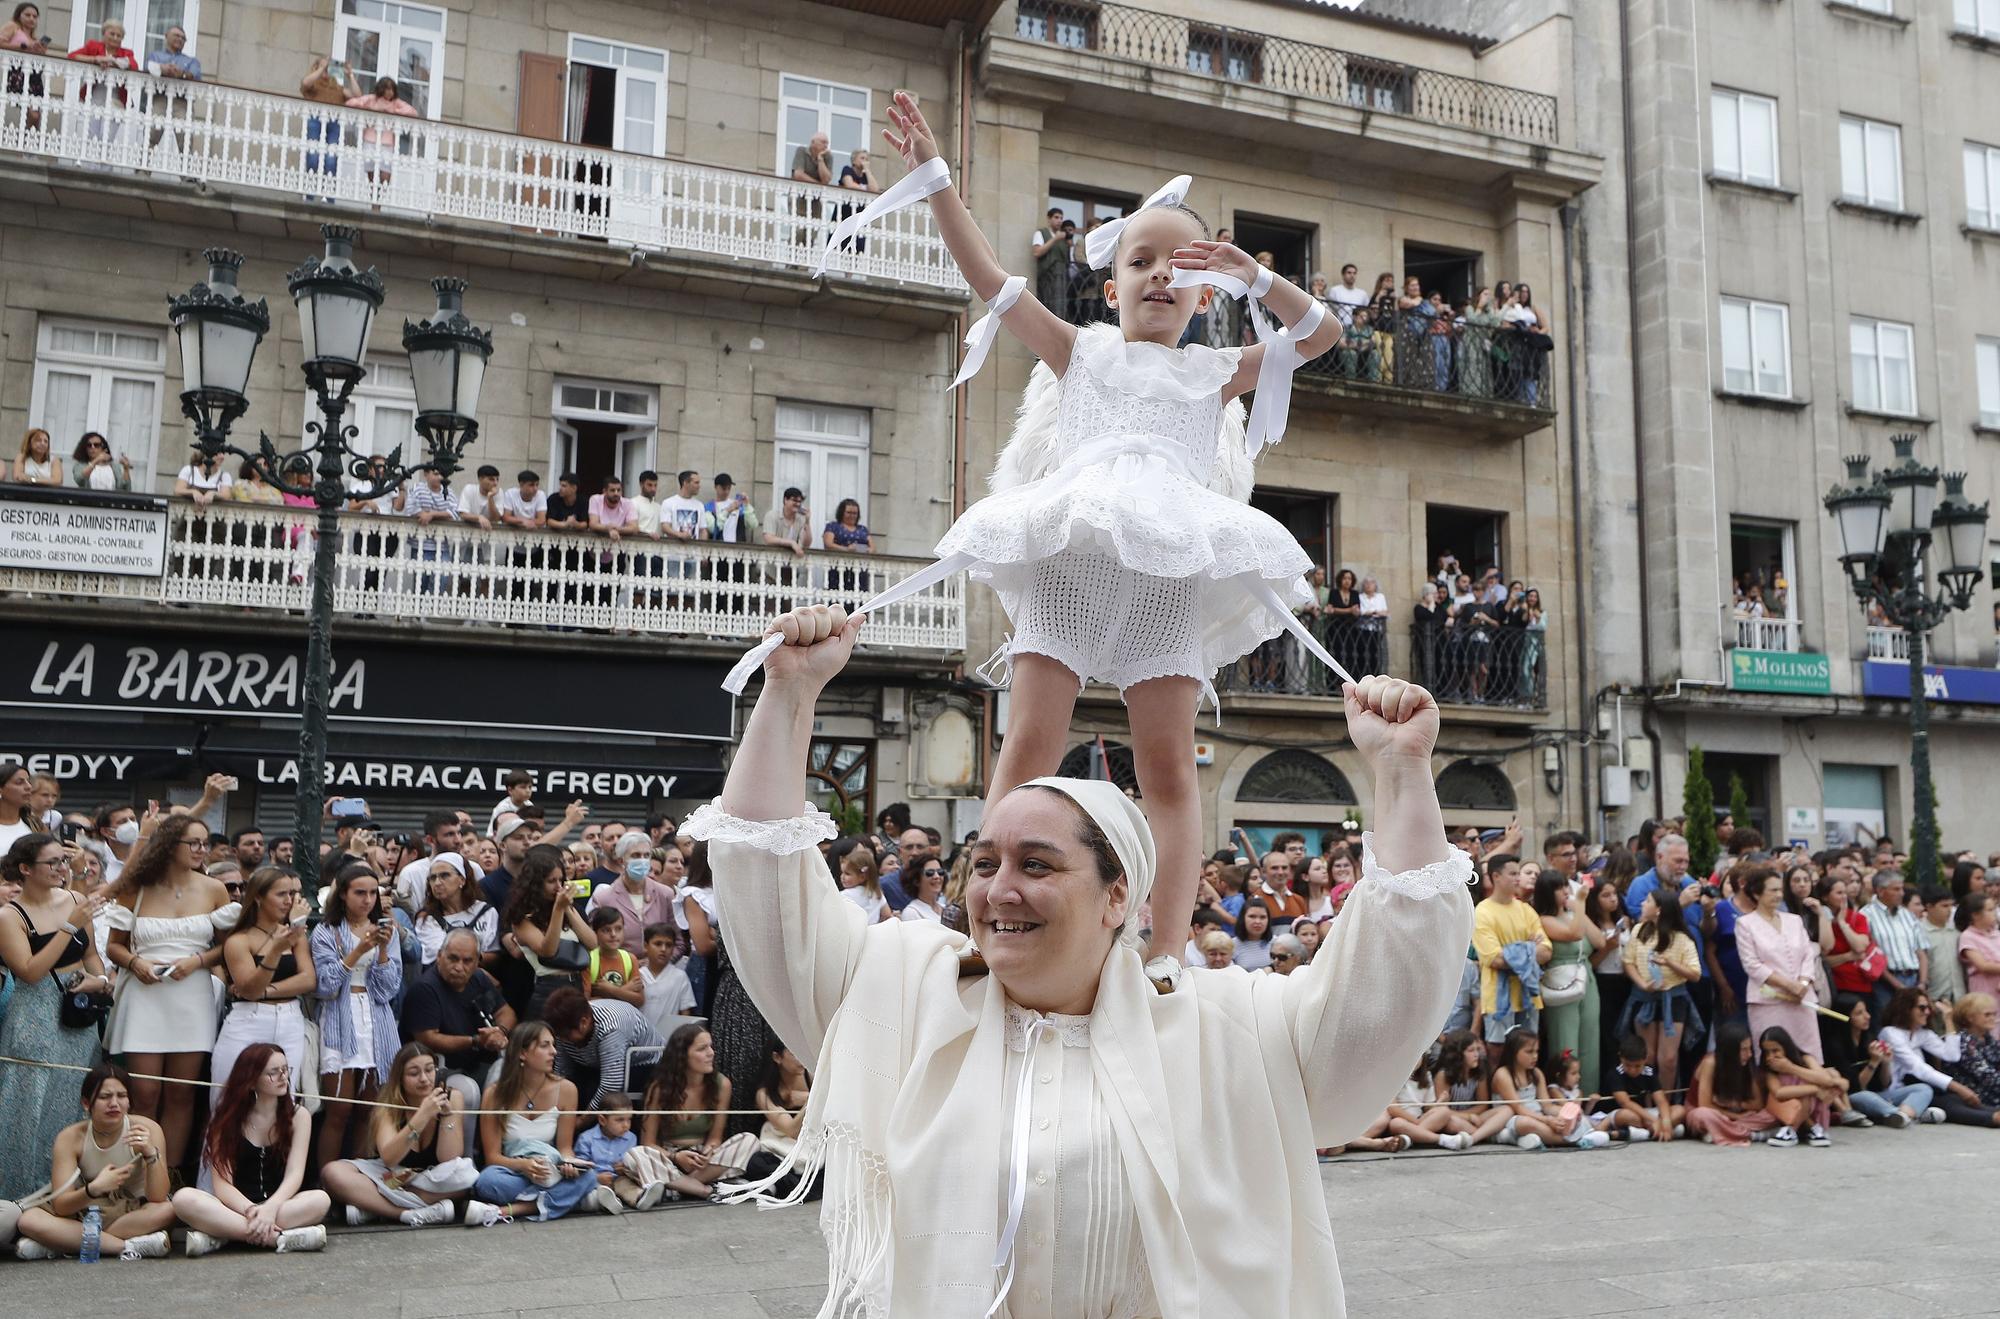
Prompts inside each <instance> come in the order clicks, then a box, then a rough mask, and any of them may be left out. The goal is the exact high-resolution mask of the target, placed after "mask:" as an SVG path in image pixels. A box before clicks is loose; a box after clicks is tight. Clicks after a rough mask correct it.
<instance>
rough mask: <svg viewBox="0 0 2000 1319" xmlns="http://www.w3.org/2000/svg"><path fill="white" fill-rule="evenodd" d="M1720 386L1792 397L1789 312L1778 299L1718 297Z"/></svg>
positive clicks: (1779, 396) (1749, 392)
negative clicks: (1720, 315)
mask: <svg viewBox="0 0 2000 1319" xmlns="http://www.w3.org/2000/svg"><path fill="white" fill-rule="evenodd" d="M1722 387H1723V388H1724V389H1726V390H1728V391H1729V392H1730V393H1732V394H1761V395H1763V396H1764V397H1766V398H1790V397H1791V396H1792V328H1791V312H1790V309H1789V308H1787V307H1786V306H1785V305H1784V304H1783V303H1782V302H1753V301H1751V300H1750V299H1748V298H1724V299H1723V300H1722Z"/></svg>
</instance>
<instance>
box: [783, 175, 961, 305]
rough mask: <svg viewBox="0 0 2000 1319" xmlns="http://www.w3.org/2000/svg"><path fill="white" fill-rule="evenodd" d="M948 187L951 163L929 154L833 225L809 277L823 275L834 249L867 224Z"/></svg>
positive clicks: (816, 277)
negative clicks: (831, 233)
mask: <svg viewBox="0 0 2000 1319" xmlns="http://www.w3.org/2000/svg"><path fill="white" fill-rule="evenodd" d="M950 186H951V166H950V165H948V164H946V163H945V159H944V157H943V156H932V157H931V158H930V159H929V160H927V161H925V162H924V163H923V164H921V165H919V166H917V167H916V168H915V169H913V170H911V171H910V172H909V173H908V174H905V175H904V176H903V177H902V178H900V179H898V180H896V181H895V182H894V183H892V184H890V185H889V186H888V187H887V188H886V189H884V190H883V191H882V193H881V195H880V196H878V197H876V198H875V200H874V201H872V202H869V203H868V204H867V205H866V206H864V207H862V208H861V209H860V210H858V211H856V212H855V213H854V214H852V215H850V216H848V217H847V218H846V219H844V220H842V221H841V222H840V223H839V224H836V225H835V226H833V235H832V237H830V238H828V239H827V240H826V247H825V249H824V250H822V251H821V252H820V254H819V264H818V265H816V266H814V267H813V272H812V277H813V278H814V279H818V278H819V277H820V276H821V275H824V274H825V273H826V263H827V262H828V261H829V260H831V259H832V257H833V253H834V249H835V248H838V247H839V246H840V245H841V244H842V243H845V242H847V241H848V240H849V239H851V238H853V237H854V236H855V235H856V234H858V233H860V232H861V231H862V230H863V229H866V228H867V227H868V226H869V225H871V224H873V223H875V222H876V221H877V220H879V219H881V218H882V217H884V216H886V215H893V214H895V213H896V212H897V211H900V210H902V209H903V208H904V207H906V206H914V205H916V204H917V203H918V202H920V201H922V200H923V199H924V198H926V197H928V196H930V195H931V194H932V193H934V192H940V191H942V190H944V189H945V188H949V187H950Z"/></svg>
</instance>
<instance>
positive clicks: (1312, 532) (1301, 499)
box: [1250, 490, 1340, 582]
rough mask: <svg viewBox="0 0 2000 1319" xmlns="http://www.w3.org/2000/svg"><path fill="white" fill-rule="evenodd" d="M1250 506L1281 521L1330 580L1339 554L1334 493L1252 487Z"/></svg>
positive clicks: (1337, 520)
mask: <svg viewBox="0 0 2000 1319" xmlns="http://www.w3.org/2000/svg"><path fill="white" fill-rule="evenodd" d="M1250 507H1252V508H1254V509H1256V510H1257V511H1258V512H1260V513H1267V514H1269V515H1270V516H1271V517H1273V518H1275V519H1277V521H1278V522H1280V523H1282V524H1283V525H1284V528H1285V530H1286V531H1289V532H1291V533H1292V538H1293V539H1294V540H1296V541H1298V543H1299V547H1300V548H1301V549H1303V550H1305V552H1306V555H1307V557H1308V558H1310V559H1311V560H1312V561H1313V563H1314V565H1315V566H1317V567H1321V568H1324V569H1326V578H1327V581H1329V582H1331V581H1332V580H1333V572H1334V567H1335V561H1336V559H1337V558H1338V548H1337V546H1336V545H1335V544H1334V531H1335V529H1336V528H1337V527H1338V526H1339V525H1340V523H1339V519H1338V516H1337V514H1336V512H1335V500H1334V496H1332V495H1315V494H1298V493H1293V492H1291V491H1285V490H1253V491H1251V492H1250Z"/></svg>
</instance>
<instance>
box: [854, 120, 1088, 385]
mask: <svg viewBox="0 0 2000 1319" xmlns="http://www.w3.org/2000/svg"><path fill="white" fill-rule="evenodd" d="M889 122H890V124H891V125H893V127H890V128H885V129H883V130H882V136H883V138H884V139H885V140H887V142H888V143H889V145H890V146H891V147H894V148H895V150H896V153H897V154H898V155H900V156H902V158H903V164H904V165H906V166H907V167H909V168H910V169H916V168H917V167H918V166H920V165H923V164H925V163H927V162H929V161H932V160H935V159H936V158H937V154H938V148H937V138H936V137H934V136H933V135H932V133H931V127H930V125H929V124H928V123H926V122H924V112H923V111H922V110H919V109H918V108H917V98H916V97H914V96H912V95H911V94H910V93H908V92H897V93H896V94H895V96H894V97H892V98H891V99H890V102H889ZM930 204H931V217H932V218H933V219H935V220H936V221H937V227H938V234H939V236H940V237H942V238H943V239H944V245H945V247H946V248H948V249H949V250H950V252H951V259H952V260H953V261H956V262H957V263H958V270H959V273H960V274H962V275H964V276H965V282H966V283H967V284H970V285H971V286H972V291H973V292H974V293H977V294H978V295H979V296H980V298H981V299H982V300H983V301H985V302H989V303H990V302H992V301H993V300H994V299H995V298H997V297H999V296H1000V289H1001V286H1002V285H1004V284H1006V282H1007V270H1006V268H1005V267H1004V266H1002V265H1001V264H1000V258H999V257H997V256H995V255H994V253H993V245H992V244H991V243H989V242H987V241H986V235H985V234H983V233H981V232H980V230H979V225H978V223H977V222H975V221H974V220H973V218H972V213H971V212H970V211H968V210H966V209H965V202H964V201H963V200H961V199H960V197H959V195H958V189H956V188H942V189H939V190H938V191H937V192H934V193H932V194H931V195H930ZM1000 323H1001V324H1002V325H1004V326H1006V327H1007V329H1008V330H1009V331H1011V332H1012V333H1013V335H1014V337H1015V338H1016V339H1019V340H1020V341H1021V342H1022V343H1024V344H1026V345H1027V347H1028V351H1029V352H1031V353H1033V354H1034V355H1035V356H1037V357H1039V358H1041V359H1042V360H1043V361H1044V362H1047V363H1048V365H1049V370H1051V371H1053V372H1055V373H1056V375H1057V376H1058V377H1060V376H1061V375H1062V374H1063V372H1064V371H1066V370H1068V369H1069V350H1070V347H1071V345H1073V344H1074V343H1075V342H1076V327H1075V326H1074V325H1071V324H1070V323H1069V322H1068V321H1065V320H1064V319H1062V318H1061V317H1060V316H1058V315H1056V314H1055V313H1054V312H1052V311H1050V310H1049V309H1048V308H1047V307H1044V306H1043V305H1042V304H1041V303H1040V302H1038V301H1036V299H1035V293H1034V289H1033V287H1032V286H1030V287H1029V288H1026V289H1023V290H1022V292H1021V295H1020V297H1019V298H1017V299H1015V302H1014V305H1013V306H1012V307H1011V308H1009V309H1008V310H1007V312H1006V313H1005V314H1004V315H1002V316H1001V317H1000Z"/></svg>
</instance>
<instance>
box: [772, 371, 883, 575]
mask: <svg viewBox="0 0 2000 1319" xmlns="http://www.w3.org/2000/svg"><path fill="white" fill-rule="evenodd" d="M834 413H838V414H840V415H842V416H846V417H852V418H855V419H857V420H858V421H859V422H860V425H859V426H858V427H857V429H858V431H859V432H860V433H859V434H858V435H846V434H842V433H841V432H839V431H837V430H835V429H833V428H832V427H829V426H824V425H815V424H813V417H814V414H822V415H830V414H834ZM874 430H875V419H874V416H873V414H872V413H870V412H869V410H868V409H867V408H848V407H838V406H835V405H833V404H828V403H813V402H809V401H807V400H804V399H780V400H778V406H777V412H776V416H775V417H774V419H773V425H772V439H771V447H772V458H771V470H772V472H773V473H774V474H775V473H776V472H777V471H778V470H779V466H780V461H781V455H782V454H784V453H785V452H786V451H791V452H794V453H798V454H801V455H803V456H804V457H805V459H806V463H807V470H808V471H809V472H811V476H809V477H808V478H807V480H806V483H805V485H804V486H803V487H801V488H802V489H803V490H804V491H805V495H806V510H807V512H808V513H809V514H811V516H812V521H813V525H812V526H811V528H810V531H811V535H810V538H809V543H810V544H812V545H814V546H817V545H818V544H819V538H820V529H821V528H822V527H824V526H825V525H826V524H827V523H829V522H831V521H833V511H834V508H835V507H836V506H837V505H838V504H839V497H836V496H835V495H834V494H833V492H832V491H831V490H830V489H829V488H828V487H829V485H830V483H831V479H830V478H829V477H828V476H827V459H828V457H829V456H830V455H833V454H843V455H856V456H858V457H859V458H860V461H861V472H860V478H859V481H858V483H857V484H858V487H859V488H858V489H856V490H855V492H854V495H853V497H854V498H855V499H857V500H859V501H860V503H861V520H862V521H863V522H866V521H867V520H868V493H869V464H870V462H871V460H872V459H873V457H874V454H873V450H872V439H873V436H874ZM772 484H773V485H774V486H776V487H777V488H776V489H774V490H773V491H772V492H771V503H772V506H773V507H776V506H777V505H778V504H779V503H780V502H781V500H782V496H783V494H784V487H785V486H786V485H789V484H791V483H790V482H788V481H782V480H774V481H773V482H772Z"/></svg>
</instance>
